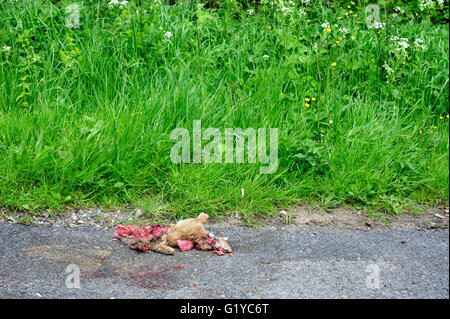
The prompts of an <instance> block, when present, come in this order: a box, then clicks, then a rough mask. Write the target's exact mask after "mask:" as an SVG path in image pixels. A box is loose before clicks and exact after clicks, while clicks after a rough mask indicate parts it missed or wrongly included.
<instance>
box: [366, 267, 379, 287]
mask: <svg viewBox="0 0 450 319" xmlns="http://www.w3.org/2000/svg"><path fill="white" fill-rule="evenodd" d="M366 272H368V273H369V274H368V275H367V277H366V287H367V288H368V289H380V267H379V266H378V265H377V264H370V265H368V266H367V267H366Z"/></svg>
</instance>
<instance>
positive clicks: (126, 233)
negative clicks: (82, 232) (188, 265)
mask: <svg viewBox="0 0 450 319" xmlns="http://www.w3.org/2000/svg"><path fill="white" fill-rule="evenodd" d="M207 219H208V215H206V214H204V213H201V214H200V215H198V217H197V218H190V219H184V220H180V221H179V222H178V223H177V224H175V225H171V226H164V225H161V224H153V225H149V226H135V225H129V226H124V225H116V226H117V229H116V231H115V232H114V236H113V240H120V241H122V242H123V243H125V244H126V245H128V247H130V248H131V249H136V250H140V251H143V252H148V251H149V250H151V251H155V252H158V253H161V254H166V255H173V254H174V253H175V249H174V248H176V247H178V248H179V249H180V250H181V251H186V250H190V249H192V248H194V247H195V248H196V249H200V250H212V251H213V252H214V253H216V254H218V255H223V254H225V253H231V247H230V245H229V244H228V242H227V239H226V238H221V237H217V236H214V235H213V234H212V233H211V232H208V231H207V230H206V229H205V228H204V227H203V224H204V223H205V221H206V220H207Z"/></svg>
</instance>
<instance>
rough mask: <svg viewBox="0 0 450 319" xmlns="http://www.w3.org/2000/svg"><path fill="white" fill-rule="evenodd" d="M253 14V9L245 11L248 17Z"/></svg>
mask: <svg viewBox="0 0 450 319" xmlns="http://www.w3.org/2000/svg"><path fill="white" fill-rule="evenodd" d="M254 13H255V10H253V9H248V10H247V14H248V15H249V16H251V15H253V14H254Z"/></svg>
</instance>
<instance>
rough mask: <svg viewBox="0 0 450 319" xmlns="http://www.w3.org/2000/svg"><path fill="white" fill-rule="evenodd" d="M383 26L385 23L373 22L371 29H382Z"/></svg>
mask: <svg viewBox="0 0 450 319" xmlns="http://www.w3.org/2000/svg"><path fill="white" fill-rule="evenodd" d="M385 25H386V23H384V22H380V21H375V22H374V23H373V27H374V28H375V29H382V28H384V26H385Z"/></svg>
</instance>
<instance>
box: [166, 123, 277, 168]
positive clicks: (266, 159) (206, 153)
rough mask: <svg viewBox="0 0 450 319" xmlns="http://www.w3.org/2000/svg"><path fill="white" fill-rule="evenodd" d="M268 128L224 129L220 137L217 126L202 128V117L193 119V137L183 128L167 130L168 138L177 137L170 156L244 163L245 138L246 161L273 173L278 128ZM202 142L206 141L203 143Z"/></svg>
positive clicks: (180, 160) (178, 159)
mask: <svg viewBox="0 0 450 319" xmlns="http://www.w3.org/2000/svg"><path fill="white" fill-rule="evenodd" d="M268 131H269V132H267V129H266V128H258V129H254V128H247V129H245V130H243V129H242V128H225V130H224V136H223V134H222V132H221V131H220V129H218V128H211V127H209V128H206V129H204V130H202V127H201V120H194V121H193V130H192V138H191V136H190V134H189V130H187V129H186V128H176V129H174V130H173V131H172V132H171V133H170V139H171V140H177V142H176V143H175V145H173V146H172V149H171V151H170V158H171V159H172V162H174V163H201V162H203V163H244V162H245V144H246V143H245V141H246V140H247V161H248V163H257V162H258V163H260V164H262V165H261V167H260V168H259V172H260V174H273V173H275V172H276V171H277V168H278V128H270V129H269V130H268ZM267 137H268V138H269V143H267ZM211 139H212V140H211ZM203 141H207V142H208V143H207V144H206V145H204V146H203V145H202V142H203ZM191 144H192V148H191ZM267 144H269V147H267V146H268V145H267ZM191 149H192V156H191Z"/></svg>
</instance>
